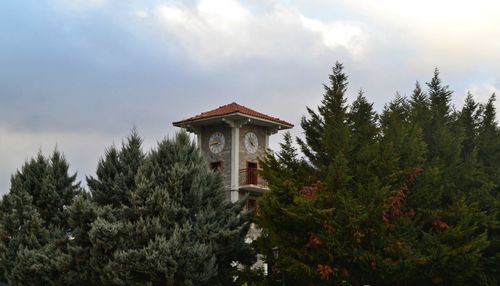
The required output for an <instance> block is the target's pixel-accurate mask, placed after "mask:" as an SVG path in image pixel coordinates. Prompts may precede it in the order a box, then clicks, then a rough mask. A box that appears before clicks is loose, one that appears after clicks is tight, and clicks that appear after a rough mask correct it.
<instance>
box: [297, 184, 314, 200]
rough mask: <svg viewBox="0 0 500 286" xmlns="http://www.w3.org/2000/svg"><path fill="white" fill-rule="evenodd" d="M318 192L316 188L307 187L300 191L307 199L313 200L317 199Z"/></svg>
mask: <svg viewBox="0 0 500 286" xmlns="http://www.w3.org/2000/svg"><path fill="white" fill-rule="evenodd" d="M316 190H317V189H316V188H315V187H311V186H305V187H302V189H301V190H300V194H301V195H302V196H303V197H304V198H305V199H308V200H312V199H315V198H316V195H317V194H316Z"/></svg>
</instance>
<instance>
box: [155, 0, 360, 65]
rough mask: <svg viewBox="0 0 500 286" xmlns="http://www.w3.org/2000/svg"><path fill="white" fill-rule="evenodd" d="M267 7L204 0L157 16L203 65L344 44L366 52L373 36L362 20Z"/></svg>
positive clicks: (282, 55) (232, 0) (295, 54)
mask: <svg viewBox="0 0 500 286" xmlns="http://www.w3.org/2000/svg"><path fill="white" fill-rule="evenodd" d="M267 5H268V6H267V8H268V9H266V10H264V11H260V10H259V9H251V7H246V6H244V5H242V4H241V3H240V2H238V1H236V0H201V1H199V2H198V3H197V4H196V5H194V6H186V5H174V4H164V5H160V6H158V7H157V8H156V15H157V17H158V19H159V21H160V22H161V23H162V25H163V28H164V29H165V31H167V32H168V33H169V34H170V35H172V36H173V37H174V39H175V40H176V41H178V43H179V44H180V46H181V48H182V49H183V50H185V51H186V52H187V53H188V56H189V57H191V58H192V59H194V60H196V61H197V62H198V63H201V64H203V65H205V64H208V65H213V64H221V63H228V62H230V63H233V62H234V61H242V60H246V59H252V58H273V59H274V60H276V59H277V58H281V59H285V58H293V57H299V56H301V55H304V54H321V53H324V52H325V51H327V50H335V49H338V48H341V49H345V50H346V51H347V52H348V53H350V54H351V56H353V57H361V56H362V54H363V51H364V49H365V46H366V45H367V39H368V36H367V32H366V31H365V27H364V26H363V25H361V24H360V23H355V22H349V21H329V22H326V21H320V20H317V19H313V18H309V17H307V16H305V15H303V14H302V13H300V11H298V10H296V9H293V8H291V7H288V6H284V5H279V4H276V3H274V4H269V3H267Z"/></svg>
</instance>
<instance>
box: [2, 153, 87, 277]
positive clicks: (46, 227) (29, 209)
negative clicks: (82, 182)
mask: <svg viewBox="0 0 500 286" xmlns="http://www.w3.org/2000/svg"><path fill="white" fill-rule="evenodd" d="M68 169H69V164H68V163H67V161H66V159H65V158H64V156H63V155H62V154H61V153H60V152H59V151H57V150H55V151H54V152H53V153H52V155H51V156H50V157H48V158H46V157H44V156H43V155H42V154H41V153H39V154H38V155H37V156H36V158H33V159H31V160H29V161H27V162H26V163H25V164H24V165H23V167H22V168H21V170H19V171H17V172H16V173H15V175H13V176H12V178H11V189H10V192H9V193H8V194H6V195H4V197H3V200H2V202H1V205H0V213H1V215H0V219H1V221H0V239H1V242H0V244H1V247H0V248H2V249H3V251H2V253H1V254H0V256H1V258H0V265H1V266H0V268H2V269H3V270H4V274H5V277H6V278H7V280H8V282H9V284H11V285H39V284H56V283H57V281H58V279H59V276H60V275H61V273H62V272H60V270H59V269H58V268H57V264H56V263H55V261H56V260H57V257H58V247H57V245H58V244H60V243H61V242H64V241H65V240H66V239H67V237H66V234H65V229H66V228H67V218H66V214H65V208H66V207H67V206H69V205H70V204H71V202H72V200H73V197H74V196H75V195H76V194H77V193H79V192H80V188H79V183H75V178H76V174H75V175H69V174H68Z"/></svg>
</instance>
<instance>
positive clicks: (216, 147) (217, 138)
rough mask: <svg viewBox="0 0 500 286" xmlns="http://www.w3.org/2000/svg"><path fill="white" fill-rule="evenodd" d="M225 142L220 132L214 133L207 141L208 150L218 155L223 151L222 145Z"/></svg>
mask: <svg viewBox="0 0 500 286" xmlns="http://www.w3.org/2000/svg"><path fill="white" fill-rule="evenodd" d="M225 143H226V140H225V139H224V135H223V134H222V133H220V132H215V133H214V134H212V135H211V136H210V139H209V140H208V148H210V151H211V152H212V153H214V154H217V153H220V152H221V151H222V150H223V149H224V144H225Z"/></svg>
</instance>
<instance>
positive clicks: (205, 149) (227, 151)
mask: <svg viewBox="0 0 500 286" xmlns="http://www.w3.org/2000/svg"><path fill="white" fill-rule="evenodd" d="M215 132H221V133H222V134H223V135H224V139H225V144H224V149H222V151H221V152H220V153H218V154H214V153H212V152H211V151H210V149H209V146H208V140H209V139H210V136H211V135H212V134H213V133H215ZM201 151H202V154H203V155H204V156H205V158H206V160H207V161H208V163H209V164H210V163H211V162H217V161H221V162H222V170H221V174H222V179H223V185H224V189H226V190H228V196H229V193H230V192H229V190H230V189H231V128H230V127H229V126H228V125H227V124H219V125H213V126H207V127H204V128H203V129H202V130H201Z"/></svg>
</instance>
